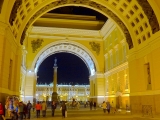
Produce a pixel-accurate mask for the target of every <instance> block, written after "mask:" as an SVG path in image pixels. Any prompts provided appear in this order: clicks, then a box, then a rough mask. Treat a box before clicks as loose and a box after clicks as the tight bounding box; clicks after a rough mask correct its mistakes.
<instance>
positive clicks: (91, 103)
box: [90, 101, 93, 110]
mask: <svg viewBox="0 0 160 120" xmlns="http://www.w3.org/2000/svg"><path fill="white" fill-rule="evenodd" d="M92 107H93V102H92V101H91V102H90V110H92Z"/></svg>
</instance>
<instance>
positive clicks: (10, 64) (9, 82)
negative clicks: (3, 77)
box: [8, 60, 13, 89]
mask: <svg viewBox="0 0 160 120" xmlns="http://www.w3.org/2000/svg"><path fill="white" fill-rule="evenodd" d="M12 67H13V61H12V60H10V63H9V74H8V89H11V83H12V82H11V81H12V80H11V79H12Z"/></svg>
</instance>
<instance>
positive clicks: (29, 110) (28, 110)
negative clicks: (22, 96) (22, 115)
mask: <svg viewBox="0 0 160 120" xmlns="http://www.w3.org/2000/svg"><path fill="white" fill-rule="evenodd" d="M31 108H32V104H31V103H30V101H28V103H27V114H28V116H27V119H30V117H31Z"/></svg>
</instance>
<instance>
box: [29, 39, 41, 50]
mask: <svg viewBox="0 0 160 120" xmlns="http://www.w3.org/2000/svg"><path fill="white" fill-rule="evenodd" d="M42 42H43V39H37V40H32V41H31V44H32V45H31V46H32V51H33V53H35V52H36V51H37V49H38V48H40V47H41V46H42Z"/></svg>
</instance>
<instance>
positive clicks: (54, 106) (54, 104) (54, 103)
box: [51, 101, 56, 117]
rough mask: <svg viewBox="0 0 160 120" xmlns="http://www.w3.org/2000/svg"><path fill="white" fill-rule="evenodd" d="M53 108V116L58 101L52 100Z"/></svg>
mask: <svg viewBox="0 0 160 120" xmlns="http://www.w3.org/2000/svg"><path fill="white" fill-rule="evenodd" d="M51 109H52V117H53V116H54V112H55V109H56V102H55V101H53V102H52V105H51Z"/></svg>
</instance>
